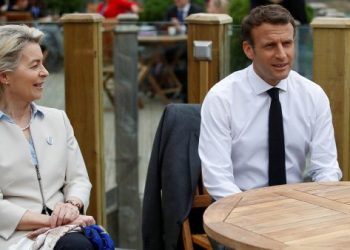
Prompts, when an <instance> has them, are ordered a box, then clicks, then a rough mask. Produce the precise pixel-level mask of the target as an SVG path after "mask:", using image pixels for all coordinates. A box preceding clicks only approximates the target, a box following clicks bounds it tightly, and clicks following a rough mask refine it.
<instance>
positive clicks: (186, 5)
mask: <svg viewBox="0 0 350 250" xmlns="http://www.w3.org/2000/svg"><path fill="white" fill-rule="evenodd" d="M200 12H203V10H202V8H201V7H200V6H198V5H196V4H193V3H191V2H190V0H174V5H172V6H171V7H170V8H169V9H168V10H167V12H166V14H165V17H164V20H165V21H167V22H170V23H171V24H170V25H171V26H174V27H175V29H176V33H177V34H185V33H186V31H187V30H186V29H187V28H186V25H185V19H186V17H187V16H189V15H192V14H195V13H200ZM165 58H166V60H167V62H168V63H169V64H172V65H173V66H174V68H175V70H174V72H175V75H176V77H177V78H178V79H179V81H180V82H181V84H182V88H181V93H180V95H179V98H180V99H182V101H183V102H187V47H186V45H185V44H179V45H175V46H174V47H171V48H168V49H166V50H165ZM175 58H179V60H178V61H177V62H176V63H174V62H175V61H176V60H175Z"/></svg>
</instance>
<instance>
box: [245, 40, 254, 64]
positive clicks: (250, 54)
mask: <svg viewBox="0 0 350 250" xmlns="http://www.w3.org/2000/svg"><path fill="white" fill-rule="evenodd" d="M243 51H244V54H245V55H246V56H247V57H248V58H249V59H250V60H252V61H253V59H254V48H253V47H252V45H250V43H248V41H244V42H243Z"/></svg>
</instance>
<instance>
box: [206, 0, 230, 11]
mask: <svg viewBox="0 0 350 250" xmlns="http://www.w3.org/2000/svg"><path fill="white" fill-rule="evenodd" d="M229 4H230V2H229V0H208V1H207V12H208V13H211V14H228V12H229Z"/></svg>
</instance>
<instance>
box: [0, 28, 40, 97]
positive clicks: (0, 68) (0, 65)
mask: <svg viewBox="0 0 350 250" xmlns="http://www.w3.org/2000/svg"><path fill="white" fill-rule="evenodd" d="M43 37H44V33H43V32H41V31H40V30H38V29H36V28H32V27H28V26H27V25H3V26H0V73H3V72H6V71H13V70H15V69H16V68H17V66H18V63H19V60H20V57H21V52H22V50H23V48H24V47H25V46H26V45H27V44H29V43H38V44H40V42H41V41H42V39H43ZM1 92H3V84H0V94H1Z"/></svg>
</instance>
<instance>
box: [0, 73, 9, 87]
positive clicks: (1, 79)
mask: <svg viewBox="0 0 350 250" xmlns="http://www.w3.org/2000/svg"><path fill="white" fill-rule="evenodd" d="M0 83H2V84H6V85H7V84H9V83H8V75H7V73H6V72H1V73H0Z"/></svg>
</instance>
